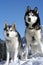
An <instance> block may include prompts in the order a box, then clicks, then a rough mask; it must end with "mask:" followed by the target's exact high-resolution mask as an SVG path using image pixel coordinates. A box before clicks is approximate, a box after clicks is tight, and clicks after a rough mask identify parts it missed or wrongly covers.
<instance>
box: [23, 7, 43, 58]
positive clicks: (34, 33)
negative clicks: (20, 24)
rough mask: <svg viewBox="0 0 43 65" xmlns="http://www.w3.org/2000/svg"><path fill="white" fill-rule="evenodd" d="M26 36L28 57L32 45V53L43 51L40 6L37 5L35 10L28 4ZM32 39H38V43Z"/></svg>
mask: <svg viewBox="0 0 43 65" xmlns="http://www.w3.org/2000/svg"><path fill="white" fill-rule="evenodd" d="M24 20H25V25H26V30H25V37H26V42H27V45H26V49H27V50H26V51H27V52H26V59H27V58H28V49H29V47H31V50H32V54H35V53H37V52H40V53H43V45H42V42H41V26H40V25H41V24H40V17H39V12H38V8H37V7H35V8H34V9H33V10H32V9H31V8H30V6H27V9H26V12H25V16H24ZM32 39H35V40H36V41H37V45H34V44H33V43H32Z"/></svg>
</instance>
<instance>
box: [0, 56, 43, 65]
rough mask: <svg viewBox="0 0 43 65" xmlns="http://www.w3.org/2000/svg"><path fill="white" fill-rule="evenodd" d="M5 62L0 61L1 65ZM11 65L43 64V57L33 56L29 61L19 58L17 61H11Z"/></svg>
mask: <svg viewBox="0 0 43 65" xmlns="http://www.w3.org/2000/svg"><path fill="white" fill-rule="evenodd" d="M3 64H4V61H3V62H0V65H3ZM9 65H43V57H37V58H31V59H28V60H27V61H21V60H18V61H17V62H13V61H12V62H11V63H10V64H9Z"/></svg>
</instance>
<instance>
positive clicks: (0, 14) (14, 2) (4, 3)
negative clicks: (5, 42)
mask: <svg viewBox="0 0 43 65" xmlns="http://www.w3.org/2000/svg"><path fill="white" fill-rule="evenodd" d="M28 5H29V6H30V7H31V8H32V9H34V7H36V6H37V7H38V9H39V15H40V20H41V25H43V0H0V38H1V39H4V35H3V28H4V23H5V21H7V22H8V24H12V23H16V28H17V30H18V31H19V33H20V35H21V37H23V36H24V31H25V22H24V14H25V11H26V7H27V6H28Z"/></svg>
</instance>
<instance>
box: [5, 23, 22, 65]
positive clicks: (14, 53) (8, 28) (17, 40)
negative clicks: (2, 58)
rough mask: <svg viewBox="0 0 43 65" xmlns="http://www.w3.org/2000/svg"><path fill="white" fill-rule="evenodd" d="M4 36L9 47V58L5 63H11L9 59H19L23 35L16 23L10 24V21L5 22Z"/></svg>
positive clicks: (6, 64)
mask: <svg viewBox="0 0 43 65" xmlns="http://www.w3.org/2000/svg"><path fill="white" fill-rule="evenodd" d="M4 37H5V41H6V48H7V58H6V62H5V64H4V65H8V64H9V59H12V60H13V61H17V60H18V53H19V52H21V51H20V50H21V48H22V47H21V45H22V41H21V36H20V34H19V32H18V31H17V30H16V25H15V24H12V25H8V23H5V24H4Z"/></svg>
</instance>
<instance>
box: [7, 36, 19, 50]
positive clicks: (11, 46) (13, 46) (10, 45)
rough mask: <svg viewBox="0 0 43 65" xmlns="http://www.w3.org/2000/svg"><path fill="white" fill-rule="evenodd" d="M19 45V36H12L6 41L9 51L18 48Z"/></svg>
mask: <svg viewBox="0 0 43 65" xmlns="http://www.w3.org/2000/svg"><path fill="white" fill-rule="evenodd" d="M18 45H19V41H18V38H17V37H14V38H12V39H11V40H10V41H6V46H7V49H8V50H9V51H10V50H14V49H18Z"/></svg>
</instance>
